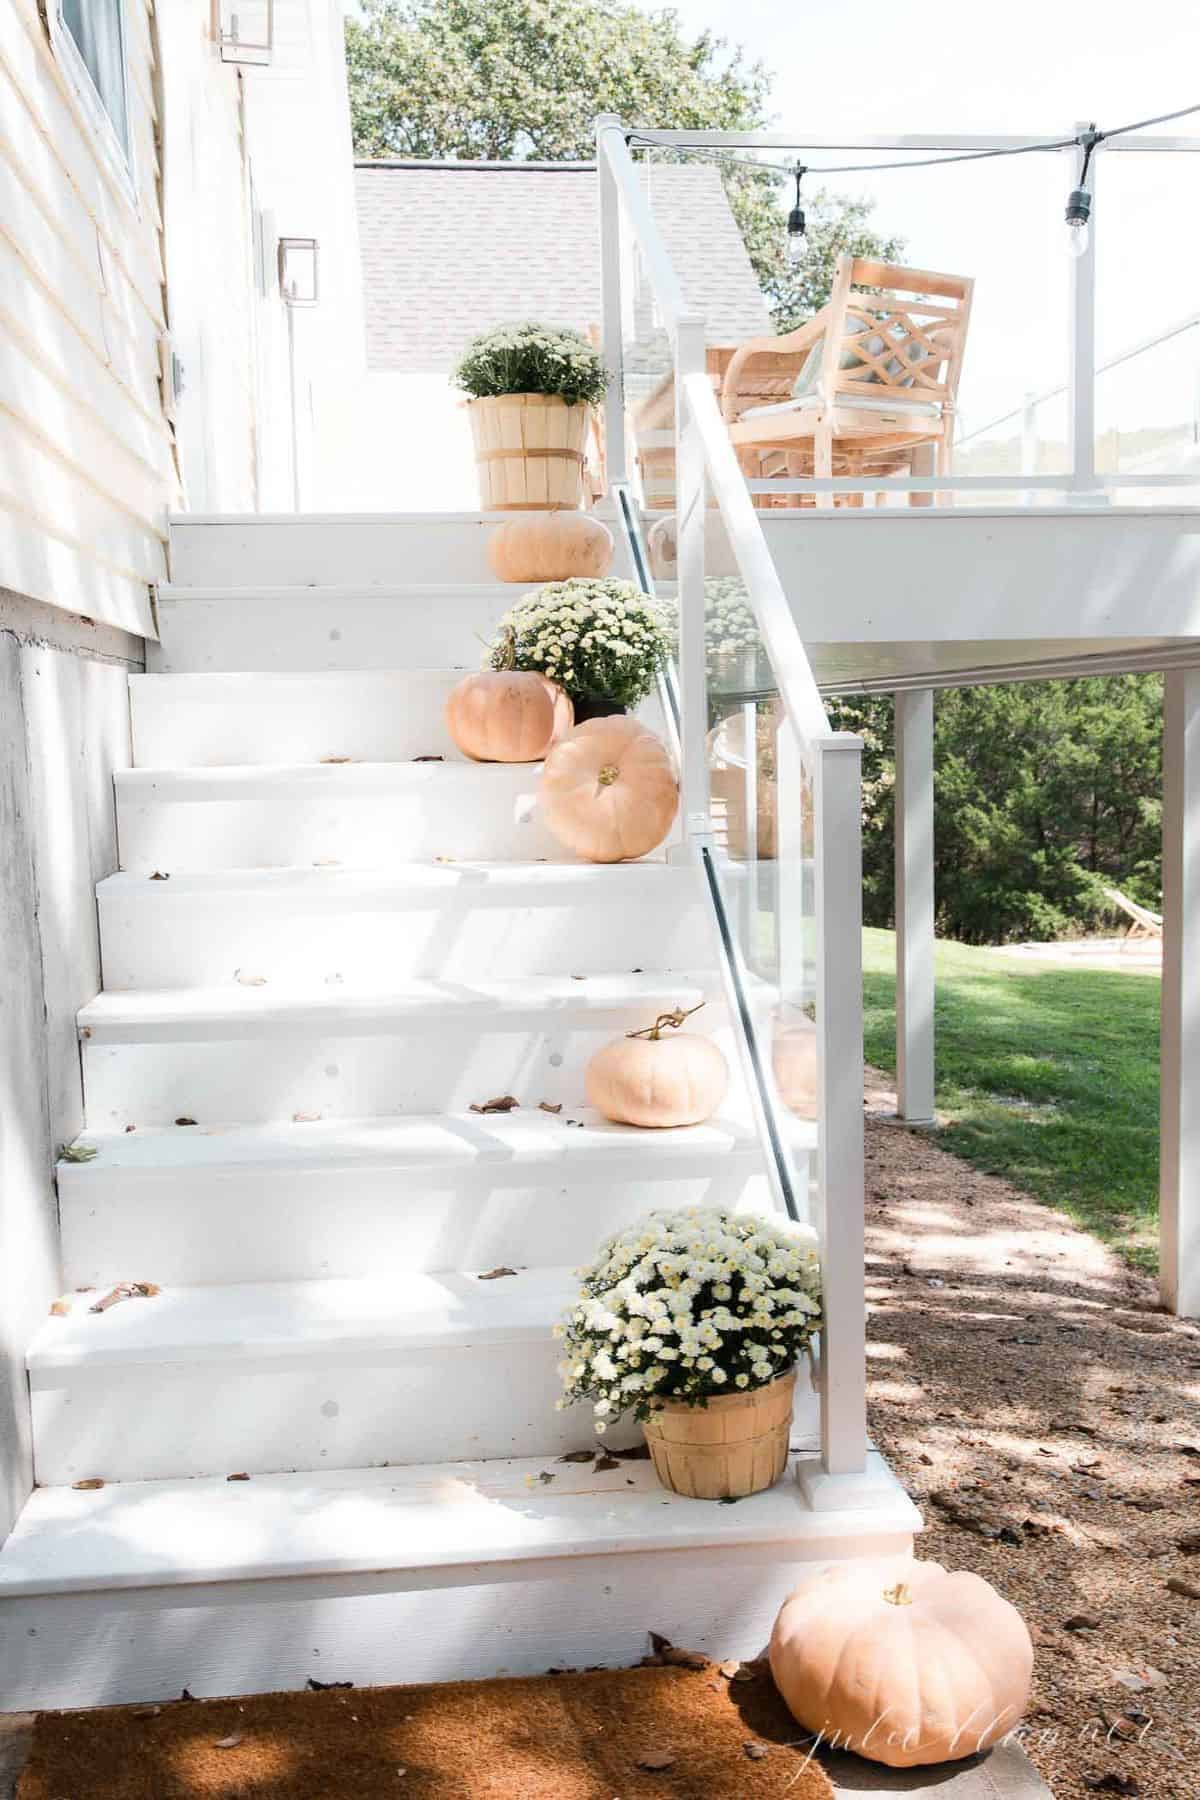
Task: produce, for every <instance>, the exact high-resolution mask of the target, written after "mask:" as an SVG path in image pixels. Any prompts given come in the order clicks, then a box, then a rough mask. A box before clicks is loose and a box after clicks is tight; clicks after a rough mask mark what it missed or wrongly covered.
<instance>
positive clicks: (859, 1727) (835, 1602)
mask: <svg viewBox="0 0 1200 1800" xmlns="http://www.w3.org/2000/svg"><path fill="white" fill-rule="evenodd" d="M771 1673H772V1674H773V1675H774V1677H775V1685H776V1686H777V1687H778V1689H779V1691H780V1693H781V1694H782V1695H783V1698H784V1700H785V1701H786V1702H787V1705H788V1709H789V1710H790V1712H791V1713H792V1715H793V1717H794V1718H796V1719H797V1720H798V1721H799V1722H800V1724H801V1725H803V1726H804V1727H805V1729H806V1730H808V1731H813V1732H821V1733H823V1734H824V1738H825V1741H826V1742H833V1743H835V1744H837V1745H839V1746H840V1747H842V1748H845V1749H848V1750H854V1751H856V1752H857V1753H858V1755H859V1756H866V1757H869V1758H870V1759H871V1760H872V1761H873V1762H880V1763H886V1764H887V1765H888V1766H889V1767H890V1768H893V1769H909V1768H914V1767H916V1766H917V1765H919V1764H921V1763H943V1762H954V1761H956V1760H957V1759H958V1758H960V1757H964V1756H973V1755H974V1754H975V1753H976V1752H977V1751H979V1750H986V1749H987V1747H988V1746H989V1745H990V1744H994V1743H996V1742H997V1740H998V1739H1000V1738H1002V1737H1003V1736H1004V1735H1005V1733H1006V1732H1009V1731H1012V1730H1013V1729H1014V1728H1015V1727H1016V1726H1017V1724H1018V1723H1019V1722H1020V1719H1021V1715H1022V1713H1023V1712H1024V1711H1025V1707H1026V1705H1027V1703H1028V1700H1029V1685H1030V1679H1031V1676H1032V1673H1033V1645H1032V1643H1031V1642H1030V1638H1029V1632H1028V1630H1027V1629H1026V1626H1025V1621H1024V1620H1023V1619H1022V1617H1021V1615H1020V1613H1019V1612H1018V1611H1017V1610H1016V1608H1015V1607H1014V1606H1010V1605H1009V1603H1008V1601H1007V1600H1005V1599H1004V1598H1003V1597H1002V1596H1001V1595H1000V1594H998V1593H997V1592H996V1590H995V1588H993V1587H991V1586H989V1584H988V1583H987V1582H986V1581H984V1580H983V1578H982V1577H981V1576H979V1575H972V1574H968V1573H966V1572H965V1571H959V1572H957V1573H949V1572H948V1571H947V1570H946V1569H944V1568H943V1567H942V1566H941V1564H940V1563H934V1562H907V1561H905V1562H898V1561H893V1562H889V1563H857V1564H850V1565H848V1566H842V1567H840V1568H834V1569H828V1570H826V1571H825V1572H824V1573H823V1574H820V1575H814V1576H812V1577H811V1578H810V1579H809V1580H807V1581H805V1582H802V1583H801V1585H800V1586H799V1587H798V1588H797V1589H796V1590H795V1592H794V1593H792V1594H790V1595H789V1596H788V1598H787V1599H786V1600H785V1601H784V1603H783V1607H782V1609H781V1611H780V1614H779V1617H778V1618H777V1619H776V1621H775V1629H774V1631H773V1632H772V1634H771Z"/></svg>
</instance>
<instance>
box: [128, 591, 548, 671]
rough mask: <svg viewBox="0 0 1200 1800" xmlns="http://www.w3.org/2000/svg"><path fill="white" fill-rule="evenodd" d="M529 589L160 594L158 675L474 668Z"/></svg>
mask: <svg viewBox="0 0 1200 1800" xmlns="http://www.w3.org/2000/svg"><path fill="white" fill-rule="evenodd" d="M523 592H524V589H523V588H521V587H512V588H508V589H505V588H484V587H476V588H460V589H453V588H447V589H442V590H439V589H436V588H431V589H430V590H429V592H428V594H421V593H419V592H413V591H411V590H410V591H408V592H404V593H400V594H390V593H388V592H386V591H381V592H378V593H372V592H371V591H370V589H361V590H359V591H358V592H357V593H353V592H346V591H345V590H343V589H335V590H334V591H333V592H332V593H330V594H328V595H326V594H323V593H322V592H321V591H320V590H319V589H317V590H312V591H308V590H305V589H304V588H295V589H293V590H292V591H291V592H289V593H284V592H281V591H279V590H271V589H264V590H261V591H257V592H256V591H254V590H251V591H249V592H247V593H244V594H242V593H238V592H235V591H231V592H230V593H229V595H228V596H215V597H211V598H210V597H208V596H207V595H205V596H204V597H203V598H201V597H199V596H198V597H196V598H195V599H172V598H171V597H170V595H161V594H160V596H159V602H158V616H159V629H160V630H161V632H162V640H161V642H160V643H157V644H148V645H147V647H146V668H147V670H148V671H149V672H150V673H152V674H213V673H225V672H236V671H243V670H254V669H261V670H281V669H293V670H302V669H309V670H335V669H460V668H461V669H474V668H477V667H478V665H479V658H480V655H481V650H482V645H483V644H484V643H486V642H487V640H488V639H489V638H491V637H492V636H493V634H494V633H495V630H496V626H497V625H498V623H499V621H500V617H501V615H502V614H503V613H504V612H505V611H506V610H507V608H508V607H509V606H511V605H512V602H513V600H514V599H515V598H517V597H518V596H519V595H520V594H521V593H523Z"/></svg>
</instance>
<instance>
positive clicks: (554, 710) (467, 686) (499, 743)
mask: <svg viewBox="0 0 1200 1800" xmlns="http://www.w3.org/2000/svg"><path fill="white" fill-rule="evenodd" d="M574 717H575V710H574V708H573V707H572V705H571V701H570V698H569V696H568V695H566V694H564V692H563V690H562V689H561V688H560V687H559V686H558V685H557V684H556V683H555V682H553V681H549V680H548V679H547V678H546V676H545V675H536V674H532V673H530V672H528V671H526V670H522V669H481V670H480V672H479V674H478V675H468V676H467V677H466V678H465V680H463V681H460V682H459V684H458V686H457V687H456V688H454V689H453V691H452V692H451V694H450V695H449V697H448V699H447V701H446V729H447V730H448V731H449V733H450V736H451V737H452V738H453V739H454V742H455V743H456V744H457V745H458V748H459V749H460V750H461V751H462V753H463V755H464V756H469V757H470V758H471V760H472V762H504V763H527V762H540V761H541V759H542V757H543V756H545V754H546V752H547V751H548V750H549V749H550V747H551V745H552V744H555V743H557V742H558V740H559V738H561V737H564V736H565V735H566V733H567V732H568V731H570V729H571V725H572V723H573V721H574Z"/></svg>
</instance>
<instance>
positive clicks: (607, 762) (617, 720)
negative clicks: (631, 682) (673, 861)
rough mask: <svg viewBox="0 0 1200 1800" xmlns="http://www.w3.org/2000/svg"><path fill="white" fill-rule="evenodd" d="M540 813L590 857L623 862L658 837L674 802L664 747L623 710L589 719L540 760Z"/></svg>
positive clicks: (559, 835)
mask: <svg viewBox="0 0 1200 1800" xmlns="http://www.w3.org/2000/svg"><path fill="white" fill-rule="evenodd" d="M539 800H540V804H541V811H542V818H543V820H544V822H545V824H546V826H547V829H548V830H549V831H550V832H552V833H553V835H554V836H555V837H556V838H557V839H558V841H559V843H560V844H564V845H565V846H566V848H567V849H568V850H573V851H574V852H575V854H576V856H582V857H584V858H586V860H587V861H588V862H622V861H624V860H625V859H626V858H628V857H633V856H645V855H646V853H647V852H648V851H650V850H653V849H655V848H656V847H657V846H658V845H659V844H661V843H662V841H663V839H664V838H665V837H666V835H667V833H668V831H670V829H671V824H672V822H673V820H674V818H675V811H676V808H677V807H678V805H679V783H678V781H677V780H676V778H675V769H674V765H673V764H672V761H671V758H670V755H669V753H668V751H667V747H666V745H665V744H664V743H663V742H662V741H661V739H659V738H656V737H655V735H654V733H653V732H652V731H647V730H646V727H645V726H644V725H641V724H639V723H638V721H637V720H636V719H634V718H631V717H629V716H628V715H626V714H617V715H616V716H615V717H613V718H608V719H589V720H588V721H587V723H586V724H584V725H577V726H576V727H575V729H574V731H572V732H571V734H570V736H569V737H565V738H564V739H563V741H562V742H561V743H560V744H556V745H555V747H554V750H553V751H552V752H551V754H550V755H549V756H548V757H547V758H546V766H545V768H544V769H543V770H542V780H541V787H540V789H539Z"/></svg>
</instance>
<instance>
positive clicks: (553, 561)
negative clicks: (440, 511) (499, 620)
mask: <svg viewBox="0 0 1200 1800" xmlns="http://www.w3.org/2000/svg"><path fill="white" fill-rule="evenodd" d="M487 559H488V562H489V563H490V564H491V567H492V572H493V574H495V575H497V576H498V577H499V578H500V580H501V581H570V580H571V579H572V578H573V577H576V576H579V577H586V576H591V577H594V576H597V575H607V574H608V571H609V568H610V566H611V564H612V559H613V539H612V532H611V531H610V530H609V529H608V526H607V525H605V524H604V522H603V520H601V519H593V518H590V517H589V516H588V514H587V513H582V512H545V513H528V514H526V515H525V516H524V517H523V518H516V519H510V520H509V521H508V522H507V524H504V525H501V526H500V527H499V528H498V529H497V530H495V531H493V532H492V534H491V536H490V537H489V538H488V541H487Z"/></svg>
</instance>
